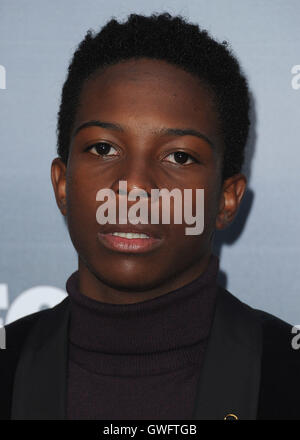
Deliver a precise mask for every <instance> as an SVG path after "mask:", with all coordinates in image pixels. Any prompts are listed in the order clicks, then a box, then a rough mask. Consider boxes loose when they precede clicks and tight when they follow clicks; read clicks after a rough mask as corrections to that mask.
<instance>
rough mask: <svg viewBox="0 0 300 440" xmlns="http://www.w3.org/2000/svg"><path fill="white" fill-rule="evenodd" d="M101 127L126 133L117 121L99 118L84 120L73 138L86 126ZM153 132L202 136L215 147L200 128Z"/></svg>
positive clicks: (164, 134) (157, 132)
mask: <svg viewBox="0 0 300 440" xmlns="http://www.w3.org/2000/svg"><path fill="white" fill-rule="evenodd" d="M95 126H96V127H101V128H107V129H109V130H113V131H118V132H122V133H124V131H125V130H124V128H123V127H122V126H121V125H119V124H116V123H113V122H104V121H98V120H92V121H87V122H84V123H83V124H81V125H79V127H77V128H76V129H75V131H74V133H73V134H72V138H73V137H75V136H76V135H77V134H78V132H79V131H80V130H83V129H84V128H86V127H95ZM153 134H158V135H161V136H167V135H173V136H195V137H197V138H200V139H202V140H204V141H206V142H207V143H208V144H209V145H210V147H211V148H213V149H214V148H215V146H214V144H213V142H212V141H211V140H210V139H209V138H208V137H207V136H206V135H205V134H203V133H201V132H200V131H198V130H195V129H193V128H159V129H157V130H154V131H153Z"/></svg>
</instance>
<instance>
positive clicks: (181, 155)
mask: <svg viewBox="0 0 300 440" xmlns="http://www.w3.org/2000/svg"><path fill="white" fill-rule="evenodd" d="M169 156H174V160H175V162H174V161H171V160H168V162H172V163H178V164H181V165H188V164H190V163H194V162H197V160H196V159H195V158H194V157H193V156H191V155H190V154H188V153H186V152H185V151H175V153H171V154H169V155H168V156H167V157H169ZM188 160H190V162H187V161H188Z"/></svg>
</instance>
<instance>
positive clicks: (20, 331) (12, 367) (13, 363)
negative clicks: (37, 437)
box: [0, 299, 67, 420]
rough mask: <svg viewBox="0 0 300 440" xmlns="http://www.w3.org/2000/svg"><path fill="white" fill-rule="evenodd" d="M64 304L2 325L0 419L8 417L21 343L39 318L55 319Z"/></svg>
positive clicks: (64, 302) (64, 301) (63, 302)
mask: <svg viewBox="0 0 300 440" xmlns="http://www.w3.org/2000/svg"><path fill="white" fill-rule="evenodd" d="M66 304H67V301H66V299H64V300H63V301H62V302H61V303H59V304H58V305H56V306H55V307H53V308H50V309H45V310H40V311H38V312H35V313H31V314H30V315H26V316H24V317H22V318H19V319H17V320H16V321H13V322H11V323H10V324H7V325H5V326H4V329H5V349H0V389H1V399H0V420H7V419H9V418H10V410H11V403H12V391H13V383H14V376H15V371H16V367H17V364H18V360H19V357H20V354H21V352H22V348H23V345H24V343H25V341H26V340H27V337H28V336H29V334H30V331H31V329H32V328H33V327H34V326H35V324H36V323H37V322H38V321H39V320H40V319H44V318H46V316H49V314H52V316H53V319H55V311H56V310H59V309H60V308H62V307H64V306H65V305H66Z"/></svg>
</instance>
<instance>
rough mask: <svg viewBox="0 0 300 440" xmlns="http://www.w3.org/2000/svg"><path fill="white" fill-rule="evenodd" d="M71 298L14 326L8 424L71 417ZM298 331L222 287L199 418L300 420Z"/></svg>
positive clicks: (0, 404)
mask: <svg viewBox="0 0 300 440" xmlns="http://www.w3.org/2000/svg"><path fill="white" fill-rule="evenodd" d="M68 322H69V297H66V298H65V299H64V300H63V301H62V302H61V303H59V304H58V305H57V306H55V307H53V308H51V309H47V310H42V311H39V312H36V313H33V314H31V315H28V316H25V317H23V318H21V319H18V320H17V321H15V322H13V323H11V324H9V325H7V326H6V327H5V328H6V349H2V350H0V390H1V395H0V419H30V420H40V419H43V420H49V419H50V420H53V419H65V418H66V416H65V413H66V412H65V411H66V384H67V380H66V377H67V357H68V354H67V353H68V350H67V348H68V343H67V341H68ZM291 329H292V327H291V326H290V325H289V324H287V323H286V322H284V321H282V320H280V319H279V318H276V317H275V316H272V315H270V314H268V313H266V312H263V311H261V310H256V309H253V308H251V307H249V306H248V305H246V304H244V303H242V302H241V301H239V300H238V299H237V298H236V297H234V296H233V295H232V294H231V293H229V292H228V291H226V290H225V289H223V288H221V287H220V288H219V289H218V295H217V303H216V312H215V316H214V320H213V325H212V330H211V335H210V339H209V343H208V346H207V351H206V355H205V360H204V364H203V366H202V370H201V374H200V380H199V384H198V389H197V398H196V401H195V410H194V416H193V420H223V419H224V418H225V417H226V416H227V415H228V414H234V415H235V416H236V417H237V418H238V419H242V420H255V419H265V420H275V419H282V420H291V419H298V420H300V400H299V397H300V379H299V377H300V350H295V349H293V348H292V344H291V341H292V338H293V336H295V335H294V334H293V333H292V332H291Z"/></svg>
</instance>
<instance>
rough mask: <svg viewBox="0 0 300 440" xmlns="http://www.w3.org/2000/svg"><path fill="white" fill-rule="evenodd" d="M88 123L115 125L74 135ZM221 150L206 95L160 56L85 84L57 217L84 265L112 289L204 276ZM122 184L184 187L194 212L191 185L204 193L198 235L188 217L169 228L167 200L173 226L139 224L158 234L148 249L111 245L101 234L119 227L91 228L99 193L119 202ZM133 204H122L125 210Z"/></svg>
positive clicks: (110, 71) (113, 69) (219, 194)
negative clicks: (188, 232) (64, 224)
mask: <svg viewBox="0 0 300 440" xmlns="http://www.w3.org/2000/svg"><path fill="white" fill-rule="evenodd" d="M89 121H102V122H106V123H112V124H116V125H118V126H119V127H120V128H119V129H118V130H116V129H114V128H112V127H109V126H107V127H106V128H103V127H100V126H95V125H90V126H86V127H85V128H82V129H80V130H78V131H77V129H78V128H79V127H80V126H81V125H82V124H84V123H86V122H89ZM166 128H176V129H178V128H179V129H193V130H195V131H197V132H200V133H202V134H203V136H204V138H201V137H197V136H194V135H191V134H189V135H184V136H181V135H178V134H177V135H175V134H162V131H161V132H159V130H163V129H166ZM75 132H76V134H75V135H74V133H75ZM205 137H206V138H208V139H209V141H210V142H208V141H207V140H205ZM103 143H104V144H103ZM97 144H98V146H97V147H96V145H97ZM222 151H223V144H222V139H221V137H220V135H219V132H218V120H217V113H216V110H215V108H214V105H213V100H212V97H211V94H210V92H209V91H208V89H207V88H205V87H204V86H203V85H201V84H200V82H199V81H198V80H197V79H196V78H195V77H194V76H193V75H191V74H189V73H187V72H185V71H184V70H182V69H180V68H178V67H176V66H172V65H170V64H168V63H166V62H164V61H159V60H151V59H139V60H128V61H126V62H123V63H119V64H116V65H114V66H110V67H108V68H107V69H106V70H105V71H103V72H100V73H99V75H97V76H94V77H93V78H92V79H89V80H88V81H87V82H86V83H85V85H84V87H83V89H82V92H81V95H80V105H79V107H78V110H77V114H76V118H75V121H74V125H73V133H72V138H71V141H70V152H69V159H68V164H67V168H66V175H65V192H66V208H65V211H62V212H63V214H64V215H66V216H67V222H68V228H69V233H70V236H71V239H72V242H73V244H74V246H75V248H76V250H77V252H78V255H79V259H80V262H81V264H84V265H85V266H86V267H87V268H88V269H89V270H90V271H91V272H92V273H93V274H94V275H95V276H96V277H97V278H98V279H99V280H101V281H103V282H105V283H106V284H108V285H109V286H112V287H115V288H118V289H125V290H127V289H130V290H137V291H138V290H146V289H151V288H155V287H156V286H159V285H161V284H163V283H165V282H167V281H168V280H169V279H171V278H172V277H174V276H178V274H180V273H183V272H184V271H190V272H191V270H192V269H193V268H194V269H195V273H197V271H198V273H199V272H201V271H200V269H201V262H202V263H203V261H204V260H205V259H206V258H207V257H208V256H209V254H210V252H211V249H210V247H211V240H212V236H213V233H214V230H215V227H216V218H217V216H218V213H219V211H220V204H222V203H221V202H222V197H223V195H222V181H221V168H222ZM176 152H184V153H186V154H185V155H183V156H182V155H181V156H180V155H178V153H177V154H175V153H176ZM178 158H179V159H178ZM120 180H126V181H127V189H128V192H129V191H130V190H131V189H134V188H138V189H143V190H145V191H147V193H148V194H149V195H150V193H151V189H162V188H166V189H168V190H169V191H171V190H172V189H174V188H178V189H179V190H181V191H182V194H183V190H184V189H185V188H186V189H192V190H193V196H194V197H193V214H195V212H196V211H195V203H196V199H195V192H196V189H197V188H198V189H202V188H203V189H204V201H205V202H204V230H203V232H202V234H200V235H186V233H185V228H186V227H187V226H190V225H187V224H186V223H185V222H184V220H183V222H182V224H174V218H173V209H174V204H172V203H171V216H170V218H171V223H170V224H162V223H160V224H156V225H151V224H150V225H143V227H144V228H145V232H146V234H147V229H148V226H150V228H151V230H152V231H153V232H154V235H156V236H157V237H159V241H157V242H156V245H155V246H154V247H153V248H151V247H150V249H149V250H148V251H145V250H144V251H141V252H137V253H131V252H122V251H120V250H118V249H117V248H116V249H114V248H111V247H109V246H107V245H106V240H105V237H104V239H103V240H99V238H98V233H99V232H100V233H105V232H107V231H108V230H109V231H110V232H112V231H115V232H118V231H122V229H121V227H120V226H119V227H118V225H117V224H116V225H109V229H107V228H108V225H100V224H99V223H98V222H97V219H96V212H97V209H98V207H99V205H100V202H99V201H97V200H96V194H97V192H98V191H99V190H100V189H103V188H109V189H112V190H113V191H114V192H115V194H116V201H117V202H118V197H120V195H119V194H118V185H119V181H120ZM60 194H61V193H60ZM137 200H138V199H137ZM101 203H103V202H101ZM134 203H135V202H128V209H129V207H130V206H131V205H133V204H134ZM149 207H150V200H149ZM117 209H118V208H117ZM117 212H118V211H117ZM149 215H150V212H149ZM150 221H151V219H150V217H149V223H150ZM160 221H161V220H160ZM117 223H118V219H117ZM140 226H141V225H140ZM141 232H142V231H141ZM128 240H129V239H128ZM144 240H146V239H144Z"/></svg>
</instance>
